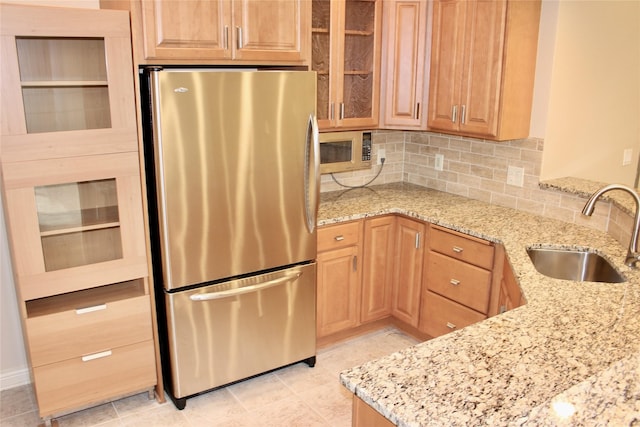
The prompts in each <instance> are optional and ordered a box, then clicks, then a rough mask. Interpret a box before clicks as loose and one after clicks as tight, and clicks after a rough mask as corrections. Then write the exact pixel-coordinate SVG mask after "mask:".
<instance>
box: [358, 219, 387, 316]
mask: <svg viewBox="0 0 640 427" xmlns="http://www.w3.org/2000/svg"><path fill="white" fill-rule="evenodd" d="M395 224H396V217H395V216H382V217H377V218H368V219H366V220H365V221H364V238H363V254H362V258H363V260H362V264H363V267H362V307H361V314H360V320H361V321H362V322H363V323H364V322H369V321H373V320H378V319H383V318H385V317H388V316H389V315H390V314H391V288H392V285H393V275H394V268H393V267H394V264H393V260H394V252H395V245H396V228H395Z"/></svg>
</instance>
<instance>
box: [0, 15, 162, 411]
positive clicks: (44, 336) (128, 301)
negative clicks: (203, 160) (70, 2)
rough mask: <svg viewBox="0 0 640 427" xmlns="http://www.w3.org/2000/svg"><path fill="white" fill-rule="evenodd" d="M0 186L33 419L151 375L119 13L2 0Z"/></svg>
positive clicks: (124, 27)
mask: <svg viewBox="0 0 640 427" xmlns="http://www.w3.org/2000/svg"><path fill="white" fill-rule="evenodd" d="M0 19H1V25H0V36H1V40H0V42H1V54H2V74H1V76H0V77H1V84H2V94H3V96H2V100H1V106H2V110H1V111H2V112H1V118H2V121H1V123H2V125H1V126H2V127H1V133H2V141H1V145H0V149H1V151H0V161H1V163H2V187H3V192H4V209H5V213H6V225H7V234H8V236H9V244H10V247H11V258H12V262H13V271H14V279H15V285H16V294H17V296H18V304H19V306H20V307H19V308H20V315H21V321H22V325H23V330H24V336H25V344H26V348H27V354H28V357H29V363H30V370H31V378H32V380H33V386H34V389H35V394H36V398H37V402H38V409H39V414H40V416H41V417H42V418H44V419H45V420H47V421H50V419H51V418H53V417H55V416H58V415H61V414H64V413H68V412H72V411H74V410H78V409H81V408H84V407H87V406H91V405H94V404H99V403H102V402H104V401H106V400H111V399H116V398H119V397H123V396H126V395H130V394H134V393H140V392H144V391H148V392H150V393H151V391H152V390H153V388H154V387H155V386H156V384H157V383H158V381H157V378H158V373H157V369H156V355H157V350H156V346H155V341H154V327H153V314H152V310H151V307H152V303H153V301H152V298H153V297H152V293H151V292H150V289H149V288H150V285H149V278H148V276H149V269H148V265H147V249H146V243H145V242H146V238H145V225H144V219H143V203H142V181H141V174H140V162H139V157H138V141H137V130H136V115H135V104H134V92H133V76H132V70H133V68H132V63H131V47H130V46H131V45H130V43H131V41H130V34H129V19H128V16H127V14H126V13H123V12H120V11H101V10H90V9H71V8H63V7H57V8H47V7H38V6H18V5H9V4H0Z"/></svg>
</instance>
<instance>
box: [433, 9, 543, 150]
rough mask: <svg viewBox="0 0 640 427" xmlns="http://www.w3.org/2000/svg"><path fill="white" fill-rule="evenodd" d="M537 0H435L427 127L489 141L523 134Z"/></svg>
mask: <svg viewBox="0 0 640 427" xmlns="http://www.w3.org/2000/svg"><path fill="white" fill-rule="evenodd" d="M540 5H541V3H540V1H539V0H524V1H517V0H515V1H512V0H497V1H487V0H472V1H469V0H435V1H434V4H433V34H432V47H431V69H430V70H431V71H430V80H429V118H428V127H429V129H430V130H434V131H442V132H445V133H454V134H461V135H468V136H475V137H484V138H487V139H492V140H508V139H517V138H526V137H528V136H529V122H530V119H531V105H532V101H533V83H534V78H535V64H536V54H537V45H538V27H539V22H540Z"/></svg>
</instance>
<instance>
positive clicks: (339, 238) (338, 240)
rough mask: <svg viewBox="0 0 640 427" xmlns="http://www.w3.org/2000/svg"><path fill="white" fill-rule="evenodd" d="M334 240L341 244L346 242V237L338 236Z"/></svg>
mask: <svg viewBox="0 0 640 427" xmlns="http://www.w3.org/2000/svg"><path fill="white" fill-rule="evenodd" d="M334 239H335V240H336V242H341V241H343V240H344V236H343V235H340V236H336V237H334Z"/></svg>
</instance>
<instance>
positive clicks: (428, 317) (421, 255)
mask: <svg viewBox="0 0 640 427" xmlns="http://www.w3.org/2000/svg"><path fill="white" fill-rule="evenodd" d="M317 301H318V314H317V336H318V338H325V337H328V336H330V335H331V337H329V338H328V340H334V339H336V338H337V337H338V336H340V337H343V336H347V335H353V334H354V333H358V332H359V331H360V330H363V329H364V328H367V327H368V326H369V327H371V325H376V324H378V323H380V322H383V323H384V322H385V321H387V320H385V319H389V320H388V322H390V323H391V322H392V320H393V321H394V323H395V324H396V325H398V326H399V327H401V328H403V329H406V330H407V332H409V333H411V334H414V335H416V336H417V337H418V338H421V339H424V338H430V337H431V338H433V337H437V336H440V335H443V334H446V333H448V332H451V331H454V330H457V329H461V328H463V327H465V326H468V325H470V324H472V323H476V322H479V321H481V320H484V319H486V318H487V317H490V316H493V315H496V314H498V313H501V312H504V311H506V310H510V309H512V308H515V307H517V306H519V305H521V304H522V303H523V299H522V296H521V293H520V288H519V286H518V282H517V280H516V278H515V276H514V275H513V271H512V270H511V267H510V265H509V262H508V261H507V260H506V256H505V254H504V248H503V247H502V246H501V245H496V244H494V243H492V242H489V241H487V240H484V239H481V238H478V237H474V236H469V235H466V234H464V233H460V232H457V231H454V230H450V229H447V228H444V227H441V226H438V225H432V224H428V223H426V222H424V221H420V220H416V219H412V218H409V217H405V216H402V215H384V216H379V217H372V218H365V219H363V220H358V221H351V222H345V223H340V224H333V225H328V226H323V227H320V228H319V229H318V299H317ZM334 334H337V335H334ZM325 342H328V341H326V340H325Z"/></svg>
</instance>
